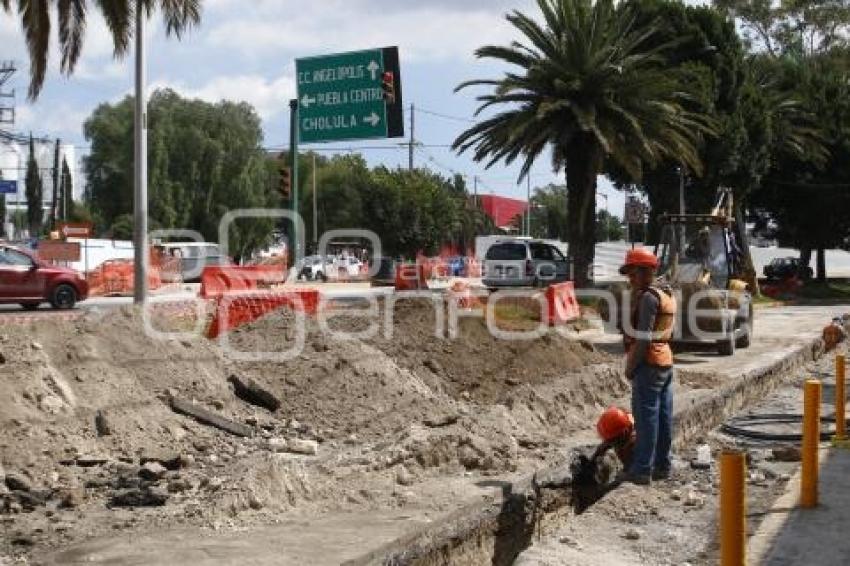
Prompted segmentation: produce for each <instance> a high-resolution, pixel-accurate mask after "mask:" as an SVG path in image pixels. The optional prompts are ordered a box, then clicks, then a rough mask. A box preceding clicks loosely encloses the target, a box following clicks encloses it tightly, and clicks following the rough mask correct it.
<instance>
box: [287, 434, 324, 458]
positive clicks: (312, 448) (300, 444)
mask: <svg viewBox="0 0 850 566" xmlns="http://www.w3.org/2000/svg"><path fill="white" fill-rule="evenodd" d="M286 449H287V450H288V451H289V452H294V453H296V454H307V455H308V456H315V455H316V454H318V453H319V443H318V442H316V441H315V440H302V439H300V438H292V439H290V440H289V441H288V442H287V443H286Z"/></svg>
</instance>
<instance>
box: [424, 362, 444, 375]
mask: <svg viewBox="0 0 850 566" xmlns="http://www.w3.org/2000/svg"><path fill="white" fill-rule="evenodd" d="M422 365H423V366H425V367H426V368H428V369H429V370H431V371H432V372H434V373H436V374H440V373H442V372H443V368H442V366H440V363H439V362H437V360H434V359H431V358H428V359H427V360H425V361H424V362H422Z"/></svg>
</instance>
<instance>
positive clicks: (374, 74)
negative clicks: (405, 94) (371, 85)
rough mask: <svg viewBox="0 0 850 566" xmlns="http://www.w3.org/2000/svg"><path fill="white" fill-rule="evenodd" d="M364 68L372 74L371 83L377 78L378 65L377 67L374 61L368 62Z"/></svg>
mask: <svg viewBox="0 0 850 566" xmlns="http://www.w3.org/2000/svg"><path fill="white" fill-rule="evenodd" d="M366 68H367V69H369V72H370V73H372V80H373V81H374V80H375V79H377V78H378V70H379V69H380V68H381V66H380V65H378V64H377V63H376V62H375V61H369V65H368V66H367V67H366Z"/></svg>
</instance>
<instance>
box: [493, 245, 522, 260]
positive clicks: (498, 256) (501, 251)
mask: <svg viewBox="0 0 850 566" xmlns="http://www.w3.org/2000/svg"><path fill="white" fill-rule="evenodd" d="M484 259H491V260H501V261H516V260H522V259H525V244H495V245H494V246H492V247H491V248H490V249H489V250H487V255H486V256H485V257H484Z"/></svg>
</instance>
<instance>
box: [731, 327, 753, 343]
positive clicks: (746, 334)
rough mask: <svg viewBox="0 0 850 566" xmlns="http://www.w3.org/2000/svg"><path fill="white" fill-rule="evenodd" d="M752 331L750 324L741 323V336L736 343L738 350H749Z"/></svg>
mask: <svg viewBox="0 0 850 566" xmlns="http://www.w3.org/2000/svg"><path fill="white" fill-rule="evenodd" d="M752 333H753V331H752V329H751V328H750V323H749V322H742V323H741V335H740V336H738V340H737V341H736V343H735V346H736V347H737V348H749V347H750V337H751V336H752Z"/></svg>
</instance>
